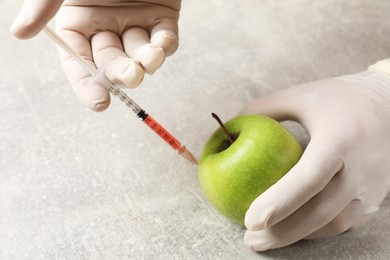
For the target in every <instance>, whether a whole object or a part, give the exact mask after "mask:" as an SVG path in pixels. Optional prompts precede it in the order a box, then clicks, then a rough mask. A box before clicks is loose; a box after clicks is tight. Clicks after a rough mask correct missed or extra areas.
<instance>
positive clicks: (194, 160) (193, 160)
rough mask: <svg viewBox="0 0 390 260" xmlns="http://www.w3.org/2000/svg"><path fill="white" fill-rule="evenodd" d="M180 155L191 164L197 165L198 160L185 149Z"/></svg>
mask: <svg viewBox="0 0 390 260" xmlns="http://www.w3.org/2000/svg"><path fill="white" fill-rule="evenodd" d="M180 155H181V156H183V157H184V158H186V159H187V160H188V161H189V162H191V163H192V164H198V160H197V159H196V158H195V156H194V155H193V154H192V153H191V152H190V151H188V150H187V148H185V147H184V151H183V152H181V153H180Z"/></svg>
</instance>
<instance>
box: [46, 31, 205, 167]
mask: <svg viewBox="0 0 390 260" xmlns="http://www.w3.org/2000/svg"><path fill="white" fill-rule="evenodd" d="M43 31H44V32H45V33H46V34H47V35H48V36H49V37H50V38H51V39H52V40H53V41H54V42H56V43H57V44H58V45H59V46H60V47H61V48H62V49H63V50H65V51H66V52H67V53H68V54H69V55H70V56H71V57H73V58H74V59H75V60H76V61H77V62H78V63H79V64H80V65H81V66H82V67H83V68H84V69H85V70H86V71H88V72H89V73H90V74H91V76H94V78H95V80H97V81H98V82H99V83H101V84H102V85H103V86H105V87H106V88H107V90H108V91H109V92H110V93H111V94H112V95H113V96H114V97H116V98H117V99H118V100H119V101H121V102H122V103H123V104H125V105H126V106H127V107H128V108H130V109H131V110H132V111H133V112H134V113H135V114H136V115H137V116H138V117H139V118H141V119H142V121H143V122H144V123H145V124H146V125H147V126H149V127H150V129H152V130H153V131H154V132H155V133H156V134H157V135H158V136H160V137H161V138H162V139H163V140H164V141H165V142H166V143H167V144H169V145H170V146H171V147H172V148H173V149H174V150H177V151H178V152H179V154H180V155H181V156H183V157H184V158H185V159H187V160H188V161H190V162H191V163H193V164H198V162H197V160H196V158H195V156H194V155H193V154H192V153H191V152H189V151H188V150H187V148H185V146H183V145H181V143H180V142H179V141H178V140H177V139H176V138H175V137H173V135H171V134H170V133H169V132H168V131H167V130H165V128H164V127H163V126H162V125H160V124H159V123H158V122H157V121H156V120H155V119H154V118H152V117H151V116H150V115H149V114H148V113H146V112H145V110H143V109H142V108H141V107H140V106H139V105H138V104H137V103H135V102H134V100H132V99H131V98H130V97H129V96H128V95H127V94H126V93H125V92H123V91H122V90H121V89H120V88H119V87H117V86H116V85H115V84H114V83H112V82H111V81H109V80H108V79H107V78H106V77H105V76H104V75H101V74H99V71H98V70H97V69H96V68H94V67H93V66H92V65H91V64H89V63H88V62H86V61H85V60H84V59H83V58H82V57H81V56H80V55H79V54H78V53H77V52H76V51H75V50H74V49H73V48H72V47H71V46H70V45H69V44H67V43H66V42H65V41H64V40H63V39H62V38H61V37H60V36H59V35H58V34H56V33H55V32H54V31H53V30H51V29H50V27H48V26H47V25H46V26H45V27H44V29H43Z"/></svg>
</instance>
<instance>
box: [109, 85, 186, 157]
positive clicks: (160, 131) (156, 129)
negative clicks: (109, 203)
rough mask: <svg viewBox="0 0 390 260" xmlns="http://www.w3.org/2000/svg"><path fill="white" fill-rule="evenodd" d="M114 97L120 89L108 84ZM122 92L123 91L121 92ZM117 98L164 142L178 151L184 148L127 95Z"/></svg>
mask: <svg viewBox="0 0 390 260" xmlns="http://www.w3.org/2000/svg"><path fill="white" fill-rule="evenodd" d="M108 91H109V92H110V93H112V94H113V95H114V96H115V97H118V96H119V94H120V92H121V91H118V89H115V88H114V87H112V86H110V88H109V89H108ZM122 93H123V92H122ZM119 100H120V101H121V102H122V103H124V104H125V105H126V106H127V107H129V108H130V109H131V110H132V111H133V112H134V113H136V114H137V116H138V117H140V118H141V119H142V121H143V122H144V123H145V124H146V125H147V126H149V128H150V129H152V130H153V131H154V132H155V133H156V134H157V135H158V136H160V137H161V138H162V139H163V140H164V141H165V142H166V143H168V144H169V145H170V146H171V147H172V148H173V149H175V150H178V151H179V153H181V152H183V151H184V150H185V148H184V146H182V145H181V143H180V142H179V141H178V140H177V139H176V138H175V137H173V136H172V135H171V134H170V133H169V132H168V131H167V130H166V129H165V128H164V127H163V126H162V125H160V124H159V123H158V122H157V121H156V120H155V119H154V118H152V117H151V116H150V115H148V114H147V113H146V112H145V111H144V110H143V109H142V108H141V107H140V106H138V105H137V104H136V103H135V102H134V101H133V100H132V99H131V98H129V97H128V96H127V95H125V94H122V95H121V96H120V97H119Z"/></svg>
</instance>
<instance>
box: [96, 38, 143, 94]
mask: <svg viewBox="0 0 390 260" xmlns="http://www.w3.org/2000/svg"><path fill="white" fill-rule="evenodd" d="M91 45H92V53H93V59H94V61H95V64H96V66H97V67H98V68H104V73H105V75H106V76H107V78H108V79H109V80H110V81H112V82H113V83H115V84H117V85H119V86H120V87H123V88H135V87H137V86H138V85H139V84H140V83H141V81H142V80H143V77H144V71H143V69H142V67H141V66H140V65H139V64H137V63H136V62H135V61H134V60H132V59H130V58H129V57H128V56H127V55H126V53H125V52H124V51H123V49H122V43H121V41H120V39H119V37H118V35H117V34H115V33H113V32H110V31H103V32H99V33H97V34H95V35H94V36H92V38H91Z"/></svg>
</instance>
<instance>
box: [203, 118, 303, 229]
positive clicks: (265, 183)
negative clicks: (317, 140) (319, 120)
mask: <svg viewBox="0 0 390 260" xmlns="http://www.w3.org/2000/svg"><path fill="white" fill-rule="evenodd" d="M225 127H226V130H227V132H228V133H229V136H230V137H231V139H233V143H230V142H229V140H228V136H227V135H226V134H225V133H224V131H223V129H222V127H220V128H219V129H217V130H216V131H215V132H214V133H213V134H212V135H211V137H210V138H209V139H208V141H207V142H206V144H205V145H204V148H203V151H202V154H201V156H200V160H199V167H198V177H199V183H200V185H201V187H202V190H203V192H204V194H205V196H206V197H207V199H208V200H209V201H210V203H211V204H212V205H213V206H214V207H215V208H217V209H218V210H219V211H220V212H221V213H222V214H224V215H225V216H226V217H228V218H229V219H231V220H233V221H234V222H237V223H239V224H244V218H245V212H246V211H247V210H248V208H249V206H250V204H251V203H252V202H253V201H254V200H255V199H256V198H257V197H258V196H259V195H260V194H261V193H263V192H264V191H265V190H267V189H268V188H269V187H270V186H271V185H273V184H274V183H276V182H277V181H278V180H279V179H280V178H281V177H282V176H283V175H285V174H286V173H287V172H288V171H289V170H290V169H291V168H292V167H293V166H294V165H295V164H296V163H297V162H298V160H299V158H300V157H301V155H302V147H301V145H300V143H299V142H298V141H297V140H296V138H295V137H294V136H293V135H292V133H290V132H289V131H288V130H287V129H286V128H285V127H284V126H282V125H281V124H279V123H278V122H277V121H275V120H274V119H272V118H269V117H266V116H260V115H243V116H238V117H235V118H233V119H231V120H230V121H228V122H227V123H226V124H225Z"/></svg>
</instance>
